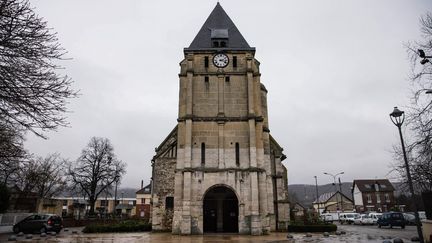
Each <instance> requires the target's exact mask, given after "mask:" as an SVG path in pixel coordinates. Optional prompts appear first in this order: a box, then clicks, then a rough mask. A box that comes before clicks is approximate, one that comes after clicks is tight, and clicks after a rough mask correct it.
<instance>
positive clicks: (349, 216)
mask: <svg viewBox="0 0 432 243" xmlns="http://www.w3.org/2000/svg"><path fill="white" fill-rule="evenodd" d="M354 216H355V214H347V215H346V217H347V218H354Z"/></svg>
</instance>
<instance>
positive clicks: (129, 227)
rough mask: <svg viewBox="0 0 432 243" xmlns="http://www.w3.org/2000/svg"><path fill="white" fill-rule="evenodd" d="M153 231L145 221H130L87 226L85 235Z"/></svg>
mask: <svg viewBox="0 0 432 243" xmlns="http://www.w3.org/2000/svg"><path fill="white" fill-rule="evenodd" d="M139 231H151V224H149V223H147V222H143V221H134V220H128V221H123V222H120V223H116V224H108V225H104V224H93V225H87V226H86V227H85V228H84V229H83V232H84V233H109V232H139Z"/></svg>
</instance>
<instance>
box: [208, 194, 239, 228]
mask: <svg viewBox="0 0 432 243" xmlns="http://www.w3.org/2000/svg"><path fill="white" fill-rule="evenodd" d="M203 201H204V202H203V215H204V220H203V224H204V233H211V232H213V233H214V232H221V233H222V232H227V233H238V215H239V207H238V199H237V196H236V194H235V193H234V191H233V190H231V189H230V188H228V187H225V186H216V187H213V188H211V189H210V190H208V191H207V193H206V194H205V196H204V200H203Z"/></svg>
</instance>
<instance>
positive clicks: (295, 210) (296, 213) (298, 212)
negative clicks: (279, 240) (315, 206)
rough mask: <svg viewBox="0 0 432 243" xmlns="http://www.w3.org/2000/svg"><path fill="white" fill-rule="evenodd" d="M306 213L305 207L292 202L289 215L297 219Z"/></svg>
mask: <svg viewBox="0 0 432 243" xmlns="http://www.w3.org/2000/svg"><path fill="white" fill-rule="evenodd" d="M305 214H306V208H305V207H303V205H301V204H300V203H298V202H297V203H294V205H293V207H292V208H291V215H292V216H293V217H294V218H295V219H299V218H301V217H303V216H304V215H305Z"/></svg>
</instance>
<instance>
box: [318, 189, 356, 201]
mask: <svg viewBox="0 0 432 243" xmlns="http://www.w3.org/2000/svg"><path fill="white" fill-rule="evenodd" d="M335 194H340V195H342V196H343V197H345V198H346V199H348V200H350V201H352V200H351V199H350V198H349V197H347V196H346V195H345V194H343V193H341V192H339V191H337V192H326V193H323V194H321V195H320V196H319V197H318V200H315V201H313V203H326V202H328V201H329V200H330V199H331V198H332V197H333V196H334V195H335Z"/></svg>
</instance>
